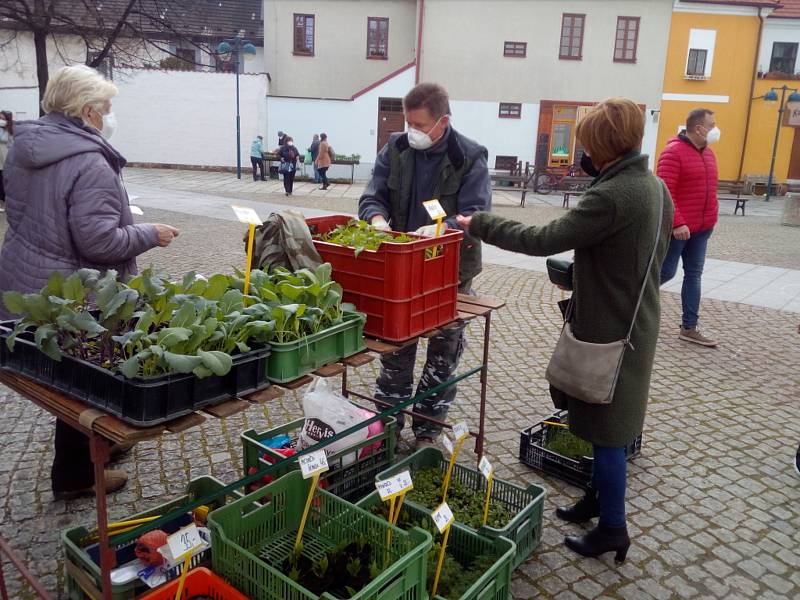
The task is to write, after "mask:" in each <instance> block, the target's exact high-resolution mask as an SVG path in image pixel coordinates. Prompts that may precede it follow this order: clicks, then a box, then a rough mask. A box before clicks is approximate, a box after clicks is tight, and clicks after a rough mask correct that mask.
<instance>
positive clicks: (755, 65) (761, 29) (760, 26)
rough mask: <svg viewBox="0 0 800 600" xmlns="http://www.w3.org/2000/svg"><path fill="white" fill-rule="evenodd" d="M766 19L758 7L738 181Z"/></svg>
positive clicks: (740, 178)
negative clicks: (755, 39)
mask: <svg viewBox="0 0 800 600" xmlns="http://www.w3.org/2000/svg"><path fill="white" fill-rule="evenodd" d="M764 19H766V17H764V16H762V15H761V8H759V9H758V43H757V44H756V55H755V58H754V59H753V74H752V79H751V80H750V95H749V96H748V100H747V118H746V119H745V123H744V143H743V144H742V156H741V158H739V174H738V175H737V177H736V181H741V180H742V170H743V169H744V155H745V154H746V153H747V136H748V134H749V133H750V113H751V111H752V110H753V100H754V98H753V94H754V93H755V91H756V78H757V77H758V75H757V73H758V55H759V53H760V52H761V36H762V35H763V33H764Z"/></svg>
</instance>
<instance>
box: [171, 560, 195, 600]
mask: <svg viewBox="0 0 800 600" xmlns="http://www.w3.org/2000/svg"><path fill="white" fill-rule="evenodd" d="M190 560H192V552H191V550H190V551H189V552H187V553H186V558H185V559H184V560H183V573H181V580H180V581H179V582H178V591H177V592H175V600H181V594H182V593H183V586H184V584H185V583H186V576H187V575H188V574H189V561H190Z"/></svg>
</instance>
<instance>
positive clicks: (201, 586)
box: [139, 567, 247, 600]
mask: <svg viewBox="0 0 800 600" xmlns="http://www.w3.org/2000/svg"><path fill="white" fill-rule="evenodd" d="M179 582H180V578H178V579H174V580H172V581H170V582H169V583H166V584H164V585H162V586H160V587H157V588H156V589H155V590H153V591H152V592H149V593H147V594H145V595H143V596H139V600H175V594H176V593H178V583H179ZM192 596H210V597H211V598H213V599H214V600H247V596H245V595H244V594H242V593H241V592H240V591H238V590H237V589H236V588H234V587H233V586H231V585H230V584H228V583H226V582H225V581H224V580H223V579H222V578H221V577H218V576H217V575H215V574H214V573H212V572H211V571H209V570H208V569H206V568H205V567H197V568H196V569H192V570H191V571H189V574H188V575H187V576H186V583H185V584H184V586H183V591H182V592H181V600H186V599H187V598H191V597H192Z"/></svg>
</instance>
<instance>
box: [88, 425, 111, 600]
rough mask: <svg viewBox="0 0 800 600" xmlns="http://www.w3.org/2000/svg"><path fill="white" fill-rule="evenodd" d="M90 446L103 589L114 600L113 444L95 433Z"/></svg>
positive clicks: (107, 597)
mask: <svg viewBox="0 0 800 600" xmlns="http://www.w3.org/2000/svg"><path fill="white" fill-rule="evenodd" d="M89 446H90V448H91V452H92V464H93V465H94V491H95V496H96V499H97V532H98V536H99V538H100V539H99V542H100V545H99V549H100V573H101V582H102V588H103V600H112V596H111V569H113V568H114V567H115V566H116V565H115V564H114V563H115V555H114V553H113V552H112V551H111V548H109V546H108V507H107V505H106V473H105V466H106V463H107V462H108V458H109V454H110V447H111V444H110V443H109V442H108V440H106V439H105V438H104V437H102V436H99V435H97V434H95V433H91V434H90V435H89Z"/></svg>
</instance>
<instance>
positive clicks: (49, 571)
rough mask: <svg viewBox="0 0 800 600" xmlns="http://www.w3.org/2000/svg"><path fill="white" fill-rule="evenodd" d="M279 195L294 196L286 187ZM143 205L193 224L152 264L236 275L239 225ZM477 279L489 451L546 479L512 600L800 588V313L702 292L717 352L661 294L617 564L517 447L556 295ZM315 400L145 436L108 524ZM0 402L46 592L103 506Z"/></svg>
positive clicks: (11, 486) (292, 396)
mask: <svg viewBox="0 0 800 600" xmlns="http://www.w3.org/2000/svg"><path fill="white" fill-rule="evenodd" d="M129 179H131V177H130V176H129ZM208 191H209V193H214V194H219V190H213V192H212V191H211V190H208ZM265 199H269V200H271V201H272V202H282V203H283V199H284V197H283V196H280V197H277V196H273V197H271V198H265ZM325 208H328V206H325ZM539 209H540V207H539V206H536V207H535V208H531V210H530V212H532V213H533V212H537V211H539ZM337 210H338V209H337ZM558 210H560V209H558ZM556 212H557V211H556ZM147 216H148V219H150V220H160V221H163V222H168V223H173V224H175V225H177V226H178V227H180V228H181V229H182V231H183V235H182V236H181V237H180V238H178V239H177V240H176V242H175V244H174V245H173V246H171V247H170V248H168V249H165V250H153V251H151V252H149V253H147V254H146V255H144V256H143V257H142V259H141V260H140V264H141V265H146V264H148V263H150V262H152V263H154V264H155V265H156V266H160V267H162V268H165V269H167V270H168V271H169V272H171V273H172V274H174V275H178V274H180V273H183V272H185V271H186V270H190V269H197V270H199V271H203V272H206V273H210V272H212V271H215V270H223V271H228V270H229V268H230V267H231V266H232V265H240V264H241V263H242V262H243V258H244V251H243V247H242V244H241V241H240V240H241V226H240V225H238V224H237V223H232V222H228V221H221V220H214V219H208V218H202V217H194V216H190V215H186V214H179V213H170V212H167V211H158V210H154V209H148V211H147ZM3 221H4V220H3ZM752 221H756V218H753V219H752ZM747 222H748V223H749V222H750V218H749V217H748V218H747ZM712 239H713V238H712ZM773 241H774V240H769V239H764V240H760V241H759V242H758V243H759V244H770V243H773ZM749 258H750V259H751V260H752V256H750V257H749ZM476 288H477V290H478V292H479V293H481V294H486V295H492V296H496V297H499V298H504V299H506V300H507V302H508V306H507V307H506V308H504V309H502V310H500V311H499V312H498V313H496V317H495V318H494V319H493V327H492V352H491V364H490V380H489V381H490V386H489V398H488V403H489V412H488V421H487V430H488V437H487V440H488V453H489V455H490V457H491V458H492V459H493V462H494V463H495V465H496V466H497V468H498V476H499V477H502V478H505V479H508V480H511V481H514V482H516V483H519V484H527V483H530V482H533V483H538V484H541V485H544V486H545V487H546V488H547V491H548V497H547V500H546V505H545V520H544V534H543V539H542V543H541V545H540V546H539V547H538V548H537V550H536V552H535V554H534V556H533V558H532V559H531V560H529V561H527V562H526V563H525V564H524V565H522V566H521V567H520V569H519V570H518V571H517V572H516V573H515V575H514V579H513V586H512V587H513V594H514V597H515V598H518V599H526V598H556V599H559V600H565V599H571V598H624V599H640V598H698V599H700V598H726V599H728V598H758V599H767V600H769V599H779V598H780V599H782V598H796V597H800V568H799V567H800V554H799V553H798V547H799V546H800V544H799V543H798V531H800V479H798V478H797V476H796V474H795V473H794V470H793V468H792V460H793V457H794V452H795V449H796V447H797V443H798V442H799V441H800V419H798V414H797V412H798V411H797V396H798V385H799V384H800V381H799V379H798V358H797V357H798V356H799V355H800V354H799V353H798V350H800V345H799V342H800V335H798V334H797V315H791V314H788V313H781V312H778V311H774V310H769V309H765V308H758V307H753V306H746V305H740V304H735V303H730V302H723V301H718V300H707V301H704V304H703V311H704V315H703V317H704V324H705V325H706V327H707V328H708V329H711V330H712V331H713V333H714V334H715V335H716V336H717V337H718V339H719V341H720V347H719V348H718V349H705V348H699V347H694V346H689V345H686V344H684V343H682V342H680V341H678V340H677V335H676V333H677V331H676V325H677V323H679V314H680V306H679V300H678V297H677V296H676V295H674V294H667V293H665V294H663V318H662V330H661V338H660V340H659V344H658V350H657V355H656V363H655V369H654V374H653V384H652V388H651V403H650V407H649V411H648V417H647V422H646V426H645V431H644V444H643V449H642V454H641V455H640V456H639V457H637V458H635V459H634V460H633V461H631V463H630V468H629V493H628V501H627V507H628V521H629V525H630V530H631V534H632V537H633V546H632V548H631V551H630V552H629V554H628V560H627V562H626V563H625V564H624V565H623V566H621V567H617V566H615V565H614V563H613V560H612V558H611V555H606V556H605V557H603V558H601V559H583V558H580V557H578V556H577V555H575V554H573V553H571V552H570V551H568V550H567V549H566V548H565V547H564V546H563V544H562V538H563V536H564V535H565V534H569V533H575V532H580V531H581V530H582V527H580V526H576V525H570V524H565V523H562V522H560V521H558V520H556V519H555V518H554V516H553V511H554V509H555V507H556V506H558V505H560V504H563V503H569V502H572V501H574V500H575V499H576V498H578V496H579V490H578V489H577V488H575V487H572V486H570V485H567V484H564V483H562V482H560V481H559V480H557V479H554V478H551V477H546V476H542V475H541V474H539V473H537V472H535V471H533V470H531V469H529V468H528V467H526V466H524V465H522V464H521V463H520V462H519V461H518V459H517V452H518V444H519V431H520V429H521V428H522V427H524V426H526V425H528V424H533V423H535V422H536V421H537V420H539V419H541V418H542V417H545V416H547V415H548V414H549V413H550V411H551V404H550V400H549V397H548V394H547V391H546V386H545V383H544V380H543V378H542V376H541V374H543V372H544V369H545V366H546V362H547V360H548V357H549V356H550V353H551V352H552V348H553V346H554V344H555V341H556V338H557V334H558V330H559V325H558V323H559V318H558V314H557V311H556V309H555V307H554V304H555V302H556V301H557V300H558V299H559V298H560V296H559V293H558V292H557V290H555V289H554V288H553V287H552V286H551V285H550V284H549V283H548V282H547V280H546V277H545V276H544V275H542V274H540V273H535V272H531V271H524V270H520V269H515V268H511V267H505V266H488V267H486V268H485V270H484V272H483V274H482V275H480V276H479V277H478V279H477V280H476ZM468 336H469V340H470V342H469V344H468V346H467V350H466V354H465V358H464V360H463V361H462V365H463V367H464V368H466V367H468V366H472V365H476V364H478V362H479V359H480V351H481V347H480V340H481V339H482V323H481V322H478V321H473V322H472V323H471V324H470V325H469V328H468ZM420 355H422V353H421V352H420ZM419 366H420V365H418V368H419ZM376 374H377V365H376V364H375V363H373V364H371V365H368V366H366V367H363V368H361V369H358V370H356V371H355V372H354V374H353V383H354V387H355V388H356V389H359V390H360V391H362V392H369V391H370V389H371V386H372V382H373V381H374V379H375V376H376ZM478 391H479V387H478V381H477V379H474V378H473V379H471V380H468V382H467V383H464V384H462V385H461V391H460V392H459V397H458V399H457V401H456V406H455V408H454V409H453V412H452V417H453V420H458V419H462V418H463V419H466V420H467V421H468V422H469V423H470V424H471V425H472V426H473V427H475V426H477V414H478V405H477V402H478V397H479V396H478ZM301 398H302V390H301V391H299V392H296V393H287V394H286V395H285V396H283V397H282V398H280V399H278V400H276V401H274V402H271V403H269V404H267V405H265V406H259V407H253V408H251V409H249V410H248V411H246V412H245V413H242V414H239V415H236V416H234V417H231V418H229V419H226V420H224V421H220V420H216V419H212V418H209V419H208V420H207V421H206V422H205V423H204V424H203V425H202V426H200V427H197V428H194V429H192V430H190V431H188V432H185V433H183V434H180V435H172V434H167V435H165V436H163V437H162V438H161V439H160V440H158V441H154V442H144V443H141V444H139V445H138V446H136V448H135V449H134V451H133V452H132V453H131V454H130V455H128V456H127V457H126V458H125V460H124V461H123V462H122V463H121V465H120V466H121V467H123V468H125V469H126V470H127V471H128V472H129V474H130V475H131V481H130V483H129V485H128V486H127V487H126V488H125V489H124V490H122V491H121V492H119V493H117V494H114V495H113V496H111V497H110V502H111V504H110V511H111V518H114V519H118V518H122V517H125V516H128V515H130V514H132V513H133V512H135V511H138V510H142V509H145V508H149V507H152V506H154V505H156V504H159V503H161V502H162V501H164V500H165V499H166V498H170V497H172V496H174V495H176V494H178V493H180V492H181V491H182V490H183V489H184V488H185V485H186V482H187V480H188V479H189V478H191V477H196V476H198V475H201V474H206V473H210V474H212V475H215V476H217V477H219V478H221V479H222V480H223V481H226V482H230V481H232V480H234V479H235V478H238V477H239V476H240V475H241V446H240V443H239V437H238V436H239V433H240V432H241V431H242V430H244V429H247V428H267V427H270V426H273V425H277V424H281V423H283V422H285V421H286V420H288V419H290V418H294V417H296V416H298V415H299V414H300V410H301ZM0 402H2V407H3V411H2V413H1V414H0V456H2V459H0V523H1V524H0V533H2V535H3V536H4V537H5V538H6V539H8V540H9V541H10V543H11V545H12V546H13V547H14V548H15V549H16V550H17V551H18V552H19V553H20V555H21V556H22V557H23V559H24V560H25V561H26V562H27V564H28V565H29V566H30V567H31V568H32V570H33V572H34V573H36V574H37V575H38V576H39V577H41V578H42V580H43V581H44V583H45V585H46V586H47V587H48V588H50V589H52V590H61V589H62V588H63V574H62V572H61V568H60V567H61V559H62V553H61V549H60V547H59V541H58V539H59V538H58V536H59V532H60V531H61V530H63V529H64V528H66V527H68V526H72V525H75V524H89V523H91V522H92V521H93V518H94V512H93V510H94V509H93V503H92V501H91V500H78V501H71V502H54V501H53V498H52V494H51V492H50V489H49V487H50V486H49V465H50V462H51V460H52V437H53V427H52V423H53V420H52V418H51V417H50V416H49V415H47V414H46V413H44V412H43V411H41V410H39V409H38V408H36V407H34V406H33V405H32V404H30V403H28V402H27V401H24V400H22V399H21V398H20V397H19V396H17V395H16V394H14V393H12V392H10V391H9V390H7V389H5V388H2V387H0ZM405 435H406V436H408V435H409V434H408V433H406V434H405ZM464 460H469V455H468V454H466V453H465V456H464ZM7 573H8V571H7ZM10 579H11V588H12V597H13V598H28V597H29V594H28V593H27V592H26V591H24V590H21V589H20V587H19V581H18V579H17V577H16V575H14V574H12V575H11V577H10Z"/></svg>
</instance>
